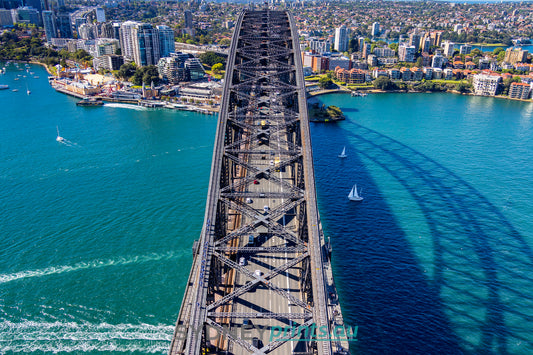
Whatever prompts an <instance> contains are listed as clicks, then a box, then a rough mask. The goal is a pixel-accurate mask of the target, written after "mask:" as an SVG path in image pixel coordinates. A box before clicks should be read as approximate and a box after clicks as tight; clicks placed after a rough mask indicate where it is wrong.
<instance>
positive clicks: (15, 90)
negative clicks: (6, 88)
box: [11, 89, 19, 92]
mask: <svg viewBox="0 0 533 355" xmlns="http://www.w3.org/2000/svg"><path fill="white" fill-rule="evenodd" d="M11 91H13V92H17V91H19V89H13V90H11Z"/></svg>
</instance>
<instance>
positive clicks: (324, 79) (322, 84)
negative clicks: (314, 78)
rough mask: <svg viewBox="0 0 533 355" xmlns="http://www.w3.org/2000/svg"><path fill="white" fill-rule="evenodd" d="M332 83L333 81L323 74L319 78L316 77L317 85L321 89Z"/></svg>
mask: <svg viewBox="0 0 533 355" xmlns="http://www.w3.org/2000/svg"><path fill="white" fill-rule="evenodd" d="M332 84H333V81H332V80H331V79H330V78H328V77H327V76H323V77H321V78H320V79H318V85H319V86H320V87H321V88H322V89H327V88H329V87H330V86H331V85H332Z"/></svg>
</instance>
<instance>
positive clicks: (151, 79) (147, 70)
mask: <svg viewBox="0 0 533 355" xmlns="http://www.w3.org/2000/svg"><path fill="white" fill-rule="evenodd" d="M143 69H144V72H143V81H144V82H145V83H146V85H151V84H152V83H154V85H159V81H160V80H161V79H160V78H159V71H158V70H157V67H156V66H155V65H147V66H146V67H144V68H143Z"/></svg>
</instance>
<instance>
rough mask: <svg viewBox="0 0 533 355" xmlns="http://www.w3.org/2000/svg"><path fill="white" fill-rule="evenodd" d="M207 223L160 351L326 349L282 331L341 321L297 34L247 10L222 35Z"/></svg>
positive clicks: (273, 14) (337, 349) (281, 17)
mask: <svg viewBox="0 0 533 355" xmlns="http://www.w3.org/2000/svg"><path fill="white" fill-rule="evenodd" d="M226 70H227V71H226V81H225V88H224V96H223V100H222V107H221V111H220V115H219V125H218V128H217V136H216V141H215V148H214V152H213V162H212V169H211V180H210V185H209V191H208V197H207V205H206V214H205V223H204V227H203V230H202V233H201V236H200V239H199V241H198V243H196V244H195V248H194V254H195V257H194V262H193V265H192V268H191V273H190V275H189V282H188V285H187V288H186V290H185V295H184V298H183V301H182V305H181V309H180V314H179V317H178V321H177V323H176V330H175V334H174V337H173V340H172V344H171V349H170V354H200V353H206V352H210V353H224V354H250V353H254V354H266V353H269V354H271V353H272V354H296V353H298V354H324V355H327V354H333V353H344V351H346V349H347V344H346V343H345V342H330V341H308V340H307V339H308V338H311V337H317V334H315V333H313V334H306V333H305V332H302V331H299V332H298V331H295V332H288V333H285V334H283V335H282V334H280V330H281V329H293V328H294V329H296V328H297V327H299V326H302V327H309V328H308V329H311V328H310V326H311V325H314V326H316V327H317V328H318V327H322V328H321V329H327V330H328V333H329V332H331V331H332V328H333V327H334V326H336V325H341V326H342V325H343V322H342V315H341V312H340V307H339V305H338V303H336V291H335V286H334V284H333V280H332V277H331V276H330V274H331V272H329V274H328V273H327V272H326V271H328V270H329V271H330V268H329V262H328V255H327V253H326V252H325V250H326V248H325V245H324V238H323V235H322V232H321V228H320V220H319V215H318V210H317V207H316V196H315V182H314V173H313V159H312V152H311V142H310V135H309V122H308V118H307V104H306V98H305V85H304V81H303V73H302V65H301V57H300V51H299V43H298V36H297V31H296V28H295V26H294V21H293V19H292V17H291V15H290V13H288V12H285V11H270V10H262V11H249V10H245V11H243V13H242V14H241V15H240V17H239V19H238V21H237V24H236V29H235V33H234V34H233V38H232V45H231V48H230V55H229V58H228V64H227V69H226Z"/></svg>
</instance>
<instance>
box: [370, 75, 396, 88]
mask: <svg viewBox="0 0 533 355" xmlns="http://www.w3.org/2000/svg"><path fill="white" fill-rule="evenodd" d="M374 87H375V88H376V89H380V90H394V89H396V84H394V83H393V82H392V80H390V79H389V78H387V77H385V76H380V77H378V78H377V79H376V80H374Z"/></svg>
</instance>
